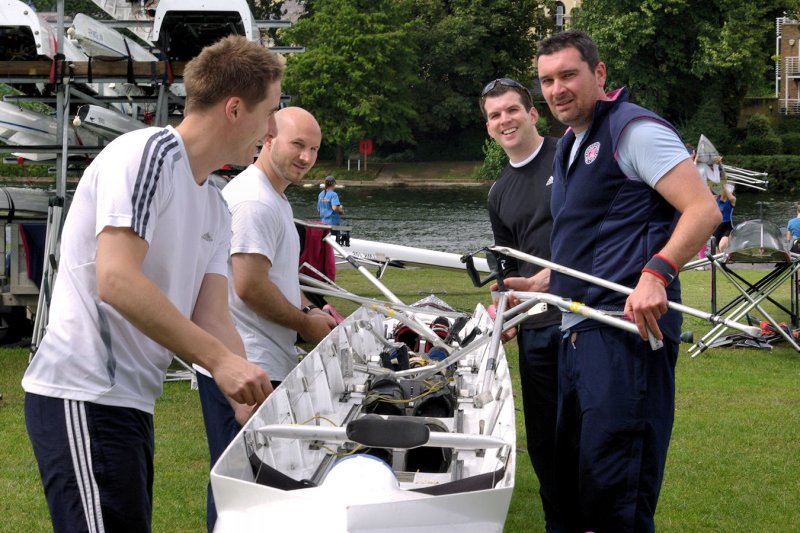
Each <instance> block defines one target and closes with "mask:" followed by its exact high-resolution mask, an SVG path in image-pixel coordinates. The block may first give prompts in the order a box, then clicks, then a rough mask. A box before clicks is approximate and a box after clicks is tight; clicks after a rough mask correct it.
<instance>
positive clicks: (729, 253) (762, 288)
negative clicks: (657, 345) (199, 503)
mask: <svg viewBox="0 0 800 533" xmlns="http://www.w3.org/2000/svg"><path fill="white" fill-rule="evenodd" d="M707 258H708V260H709V261H710V263H711V277H712V291H711V299H712V302H711V306H712V312H713V313H715V314H718V315H721V316H724V317H725V318H728V319H731V320H737V321H738V320H740V319H742V318H745V319H748V320H749V319H750V315H749V313H750V312H751V311H753V310H754V309H755V310H756V311H758V312H759V313H760V314H761V315H762V316H763V317H764V319H765V320H766V321H767V322H768V323H769V325H770V326H771V327H772V328H773V329H774V330H775V331H777V332H778V333H779V334H780V336H781V337H783V338H784V339H786V341H788V342H789V344H791V345H792V347H793V348H794V349H795V350H797V351H798V352H800V345H798V343H797V341H796V340H795V339H794V337H793V336H792V335H791V334H790V333H789V332H787V331H786V329H785V328H784V327H783V326H782V325H781V324H780V323H779V322H778V321H777V320H775V318H774V317H773V316H772V315H770V314H769V313H768V312H767V311H766V310H765V309H764V307H763V306H762V305H761V304H762V302H764V301H765V300H766V301H768V302H770V303H772V304H773V305H775V306H776V307H777V308H778V309H780V310H781V311H783V312H785V313H787V314H788V315H789V317H790V319H791V322H792V325H793V326H795V327H797V325H798V298H797V280H798V274H797V272H798V270H800V255H798V254H792V253H790V252H789V251H788V250H787V248H786V244H785V243H784V240H783V235H782V233H781V231H780V230H779V229H778V227H777V226H776V225H775V224H773V223H772V222H769V221H767V220H748V221H746V222H742V223H741V224H739V225H737V226H736V227H735V228H734V229H733V231H732V232H731V235H730V240H729V244H728V248H727V249H726V250H725V252H724V253H722V254H716V255H714V254H709V255H708V256H707ZM741 263H750V264H759V263H760V264H765V263H766V264H769V263H773V264H774V266H773V268H772V269H771V270H768V271H765V275H764V276H762V277H761V278H760V279H759V280H758V281H756V282H755V283H750V282H749V281H747V280H745V279H744V278H743V277H742V276H740V275H739V274H737V273H736V271H735V270H734V269H733V266H734V265H735V264H741ZM717 272H720V273H721V274H722V275H723V276H725V278H727V279H728V281H730V283H731V284H732V285H733V286H734V287H735V288H736V289H737V291H738V292H739V294H738V295H737V296H736V297H735V298H734V299H733V300H731V301H730V302H729V303H728V304H726V305H724V306H723V307H721V308H720V309H718V310H717V309H716V273H717ZM789 279H791V284H790V286H791V291H790V305H789V308H786V306H784V305H783V304H781V303H780V302H777V301H776V300H775V299H773V298H772V297H771V295H772V293H773V292H774V291H775V290H776V289H778V287H780V286H781V285H783V284H784V282H786V281H787V280H789ZM726 330H727V328H726V327H725V326H724V325H717V326H715V327H713V328H712V329H711V330H710V331H709V332H708V333H706V334H705V335H704V336H703V338H702V339H700V340H699V341H697V342H696V343H695V344H694V345H692V346H691V347H690V348H689V353H690V354H692V357H695V356H697V355H699V354H700V353H702V352H703V351H705V350H706V349H708V348H711V347H713V345H714V343H715V341H717V339H719V338H720V337H721V336H722V334H723V333H725V331H726Z"/></svg>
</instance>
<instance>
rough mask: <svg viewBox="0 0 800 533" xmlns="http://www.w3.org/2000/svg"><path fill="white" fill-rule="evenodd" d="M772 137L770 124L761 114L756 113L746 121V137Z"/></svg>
mask: <svg viewBox="0 0 800 533" xmlns="http://www.w3.org/2000/svg"><path fill="white" fill-rule="evenodd" d="M770 135H773V131H772V124H770V122H769V119H768V118H767V117H766V116H764V115H762V114H761V113H756V114H754V115H753V116H751V117H750V118H749V119H747V137H748V138H758V137H769V136H770Z"/></svg>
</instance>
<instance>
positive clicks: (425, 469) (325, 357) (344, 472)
mask: <svg viewBox="0 0 800 533" xmlns="http://www.w3.org/2000/svg"><path fill="white" fill-rule="evenodd" d="M427 316H428V317H429V318H430V317H433V316H434V314H429V315H427ZM393 322H394V321H393V320H392V319H385V318H384V317H383V315H379V314H378V313H376V312H374V311H368V310H367V309H365V308H362V309H359V310H358V311H356V312H355V313H353V315H351V316H350V317H348V318H347V319H346V320H345V321H344V322H343V323H342V324H341V325H340V326H339V327H338V328H336V329H335V330H334V331H332V332H331V334H330V335H329V336H328V337H327V338H326V339H325V340H324V341H323V342H322V343H320V345H319V346H318V347H317V348H316V349H315V350H313V351H312V352H311V353H309V354H308V355H307V356H306V357H305V358H304V359H303V361H302V362H301V363H300V364H299V365H298V367H296V368H295V370H293V371H292V373H291V374H290V375H289V376H288V377H287V378H286V379H285V380H284V381H283V383H282V384H281V386H280V387H278V389H276V390H275V391H274V392H273V394H272V395H271V396H270V397H269V398H268V399H267V401H266V402H265V403H264V404H263V405H262V406H261V407H260V408H259V410H258V411H257V412H256V414H255V415H254V416H253V418H252V419H251V420H250V421H249V422H248V423H247V424H246V425H245V427H244V428H243V430H242V431H241V432H240V433H239V435H238V436H237V437H236V439H235V440H234V442H233V443H231V445H230V446H229V447H228V449H227V450H226V451H225V453H224V454H223V455H222V456H221V458H220V460H219V461H218V462H217V464H216V465H215V466H214V468H213V469H212V471H211V483H212V487H213V490H214V498H215V501H216V505H217V511H218V520H217V526H216V529H215V531H218V532H227V531H231V532H233V531H309V532H310V531H325V532H326V533H329V532H331V533H332V532H345V531H347V532H351V531H364V532H366V531H371V532H398V533H399V532H409V531H413V532H431V533H433V532H436V533H441V532H443V531H447V532H450V531H452V532H456V531H458V532H463V531H468V532H479V531H480V532H488V531H497V532H501V531H502V530H503V524H504V522H505V518H506V515H507V512H508V507H509V504H510V501H511V494H512V491H513V488H514V473H515V460H516V430H515V413H514V402H513V395H512V391H511V378H510V374H509V369H508V364H507V362H506V360H505V354H504V352H503V350H502V346H500V348H499V351H498V352H496V353H495V355H494V357H493V356H492V355H491V353H490V349H489V344H490V343H489V342H480V341H479V339H481V338H482V337H481V335H485V333H486V332H487V331H490V330H491V327H492V323H491V320H490V318H489V316H488V313H486V311H485V309H484V308H483V306H480V305H479V306H478V308H477V309H476V313H475V314H474V315H473V317H472V318H470V321H469V322H468V323H467V325H466V326H465V327H464V328H463V329H462V330H461V332H462V333H464V334H467V333H468V332H470V331H472V330H473V329H474V328H477V329H478V330H479V331H480V332H481V333H479V334H478V337H476V338H475V340H472V342H471V343H470V344H467V346H468V347H470V346H471V347H472V351H471V352H469V353H467V352H466V351H465V352H464V353H465V355H464V357H463V358H462V359H460V360H459V361H457V362H456V363H453V365H450V366H449V367H447V368H448V370H447V373H448V376H449V377H448V378H447V379H445V378H441V380H439V376H440V375H439V374H436V375H431V376H424V379H422V380H418V381H415V378H414V376H407V375H404V376H402V377H400V374H397V375H396V376H397V382H398V383H402V382H404V380H407V381H405V383H404V385H403V387H406V388H410V390H413V391H416V392H415V393H414V394H417V396H414V397H412V398H411V399H409V400H408V401H405V402H403V401H401V402H399V403H398V402H392V401H390V400H389V399H388V396H386V395H387V394H391V393H390V392H387V391H389V390H390V389H391V387H389V388H388V389H384V388H381V387H382V386H386V384H385V383H384V382H382V381H381V380H382V379H383V375H381V374H380V371H378V372H376V368H379V367H380V365H379V364H376V361H378V362H379V361H380V354H381V351H382V350H385V349H386V345H385V344H384V343H383V341H380V340H379V339H377V338H376V336H375V335H374V334H373V333H372V332H376V333H378V332H380V334H384V332H386V331H392V327H393V326H392V323H393ZM461 338H463V336H462V337H461ZM483 341H488V339H483ZM472 343H474V344H472ZM465 344H466V341H465ZM454 349H455V350H457V349H458V347H457V346H455V347H454ZM493 362H496V371H495V372H494V373H492V372H491V371H490V372H489V373H488V374H487V368H491V367H492V363H493ZM423 368H425V367H423ZM368 369H371V371H368ZM414 371H415V370H412V371H411V372H414ZM401 373H402V372H401ZM423 383H424V385H423ZM431 383H433V384H436V383H438V384H439V388H436V387H434V385H431ZM487 383H488V386H487V388H486V389H484V386H486V384H487ZM389 384H390V385H391V382H390V383H389ZM442 385H443V386H442ZM418 386H420V387H418ZM425 387H430V388H429V389H427V390H425V391H424V392H423V391H422V389H424V388H425ZM484 390H485V391H486V394H487V395H488V396H489V397H491V398H492V400H490V401H489V402H488V403H483V402H477V401H476V400H475V398H476V397H477V396H478V394H479V393H481V392H483V391H484ZM451 395H452V398H453V401H454V402H455V403H454V404H453V410H452V414H450V413H449V412H447V413H446V412H445V411H446V410H445V411H440V412H438V414H439V415H442V416H436V413H437V411H436V410H435V409H434V410H432V411H430V412H429V413H428V414H429V415H430V416H421V415H422V414H424V412H426V410H428V409H430V408H431V407H432V406H433V405H438V406H439V407H437V409H440V408H441V405H442V404H441V403H438V404H437V403H436V402H437V401H444V399H445V396H446V397H447V398H448V399H450V398H451ZM448 401H449V400H448ZM426 402H427V403H426ZM444 403H447V402H444ZM376 405H377V407H378V408H379V409H383V408H385V409H389V410H390V411H391V412H394V411H393V410H394V409H397V410H398V412H399V413H401V414H398V415H395V416H389V417H388V418H389V420H388V422H389V423H390V424H394V423H402V422H404V421H408V420H409V419H412V420H417V421H419V420H422V421H424V425H425V426H426V427H430V428H435V430H432V431H431V433H430V434H431V435H432V436H438V437H436V438H438V439H439V441H440V442H439V443H438V444H433V442H434V438H435V437H431V438H430V439H431V440H430V441H427V444H429V446H426V445H422V447H413V448H411V449H403V448H396V447H393V446H392V447H377V446H374V445H373V446H372V447H369V446H367V448H368V449H369V450H370V451H369V453H374V454H375V455H377V456H379V457H381V454H383V455H382V457H383V461H385V462H382V461H381V460H379V459H376V458H374V457H372V456H371V455H368V454H364V455H359V454H358V453H357V452H358V450H352V447H353V446H354V445H353V444H352V443H349V444H345V445H343V444H342V440H340V439H336V438H331V437H330V434H331V433H337V432H338V433H340V432H341V430H336V429H333V428H334V426H333V425H334V424H335V425H336V426H338V427H347V428H348V435H349V434H350V433H349V431H350V428H351V427H352V426H353V423H352V422H353V421H354V420H365V419H366V417H365V415H364V413H365V412H366V411H369V410H370V409H372V408H375V406H376ZM426 406H427V407H426ZM412 410H413V412H414V413H415V414H414V415H412V414H409V413H410V412H411V411H412ZM375 413H377V414H375ZM417 413H419V416H417V415H416V414H417ZM381 414H383V413H381V412H380V411H375V412H374V413H373V414H371V415H370V416H371V417H373V418H374V417H376V416H377V415H381ZM309 421H311V422H309ZM304 423H306V424H307V425H310V426H312V427H310V428H309V427H302V428H301V429H302V430H303V432H305V431H306V430H308V431H310V432H312V433H315V429H314V427H313V426H314V425H317V426H320V428H319V430H318V431H319V434H315V436H314V438H311V437H302V436H301V437H299V438H283V437H281V436H280V435H279V434H278V433H280V432H278V433H275V434H274V435H273V434H271V433H270V431H271V428H274V426H273V425H274V424H280V425H282V426H285V430H284V432H283V433H284V437H286V436H288V435H292V434H294V433H296V435H295V436H297V435H299V434H300V433H301V432H300V431H294V430H293V428H297V427H298V426H297V424H304ZM348 423H350V424H348ZM293 431H294V433H293ZM386 433H391V431H388V432H382V433H381V435H382V436H383V435H385V434H386ZM404 434H405V433H404ZM353 438H354V439H356V438H358V437H355V436H354V437H353ZM481 439H487V440H491V441H493V442H494V443H495V444H491V446H490V447H486V448H479V449H473V448H474V447H475V446H481V445H483V444H482V443H483V442H484V441H483V440H481ZM359 442H360V441H359ZM441 442H447V443H454V444H452V446H453V447H452V448H439V447H434V446H450V445H451V444H441ZM427 453H430V454H431V455H428V456H425V457H427V458H428V459H430V458H433V459H434V461H433V463H434V466H433V467H430V465H429V464H428V463H427V462H426V460H422V459H420V458H421V457H422V455H420V454H427ZM337 454H338V455H345V456H347V459H344V460H339V461H338V462H337ZM254 458H256V459H255V460H254ZM440 462H441V464H440ZM388 464H391V470H390V469H389V466H388ZM256 465H257V467H256ZM265 465H267V466H265ZM267 467H271V468H274V469H275V470H276V471H278V472H280V473H281V474H284V475H285V476H288V478H289V479H291V480H292V483H297V482H299V481H301V480H308V481H309V483H306V484H304V485H303V486H301V487H297V488H294V490H284V488H280V487H279V483H273V482H271V481H265V480H264V479H260V480H259V482H256V476H259V477H260V476H262V474H263V473H264V472H265V471H266V470H268V468H267ZM477 480H481V484H479V485H471V486H469V487H468V486H467V484H472V483H476V482H477ZM436 492H439V493H438V494H436Z"/></svg>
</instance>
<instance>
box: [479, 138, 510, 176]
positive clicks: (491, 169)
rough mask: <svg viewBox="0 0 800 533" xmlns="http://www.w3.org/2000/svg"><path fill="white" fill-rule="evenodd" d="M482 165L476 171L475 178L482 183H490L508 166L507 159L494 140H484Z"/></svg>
mask: <svg viewBox="0 0 800 533" xmlns="http://www.w3.org/2000/svg"><path fill="white" fill-rule="evenodd" d="M483 155H484V159H483V164H482V165H481V167H480V168H479V169H478V171H477V178H478V179H479V180H482V181H491V180H493V179H495V178H497V176H498V175H499V174H500V172H501V171H502V170H503V168H504V167H505V166H506V164H508V157H507V156H506V153H505V152H504V151H503V149H502V148H501V147H500V145H499V144H497V143H496V142H494V139H486V141H484V143H483Z"/></svg>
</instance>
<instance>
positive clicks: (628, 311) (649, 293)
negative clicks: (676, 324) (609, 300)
mask: <svg viewBox="0 0 800 533" xmlns="http://www.w3.org/2000/svg"><path fill="white" fill-rule="evenodd" d="M668 310H669V307H668V304H667V290H666V288H665V287H664V283H663V282H662V281H661V280H660V279H658V278H657V277H656V276H654V275H652V274H649V273H647V272H643V273H642V275H641V277H640V278H639V283H638V284H637V285H636V288H635V289H634V290H633V292H632V293H631V294H630V296H628V299H627V300H626V301H625V316H627V317H628V318H630V319H631V320H633V321H634V322H635V323H636V327H637V328H638V329H639V336H640V337H642V339H644V340H649V338H648V336H647V329H648V328H649V329H650V331H651V332H652V333H653V335H654V336H655V338H657V339H658V340H663V339H664V335H663V334H662V333H661V330H660V329H659V328H658V319H660V318H661V317H662V316H664V314H665V313H666V312H667V311H668Z"/></svg>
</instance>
